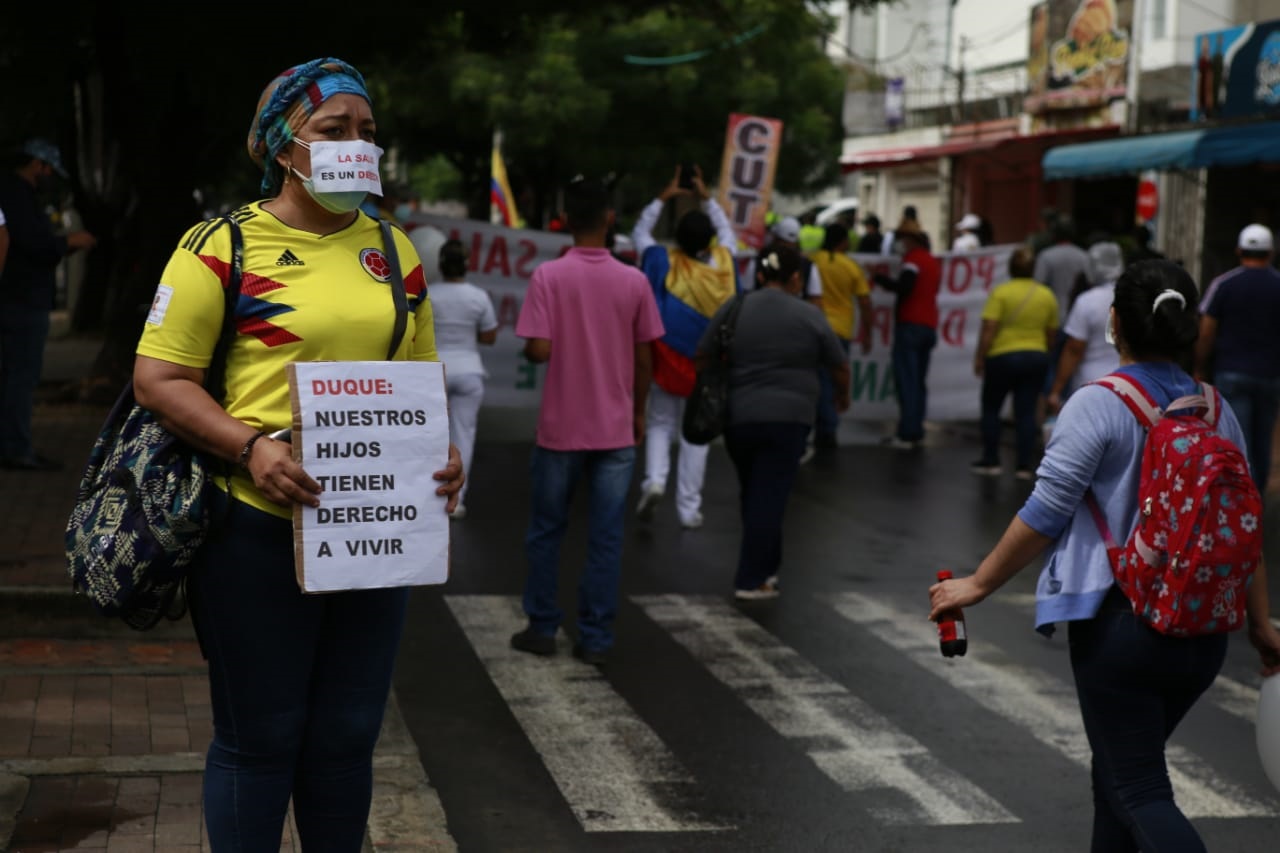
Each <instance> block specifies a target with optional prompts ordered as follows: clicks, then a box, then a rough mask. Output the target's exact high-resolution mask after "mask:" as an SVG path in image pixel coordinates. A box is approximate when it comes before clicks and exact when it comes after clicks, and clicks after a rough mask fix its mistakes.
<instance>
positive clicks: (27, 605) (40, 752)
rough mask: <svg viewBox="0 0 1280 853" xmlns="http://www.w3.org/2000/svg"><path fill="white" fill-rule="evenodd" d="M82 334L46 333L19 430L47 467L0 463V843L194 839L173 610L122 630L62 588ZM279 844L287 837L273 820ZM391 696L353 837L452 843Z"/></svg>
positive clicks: (156, 846)
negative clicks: (2, 467) (46, 458)
mask: <svg viewBox="0 0 1280 853" xmlns="http://www.w3.org/2000/svg"><path fill="white" fill-rule="evenodd" d="M95 352H96V343H95V342H94V341H91V340H90V341H83V340H75V339H61V340H59V339H53V340H51V341H50V345H49V349H48V351H47V354H46V366H45V380H46V381H45V382H44V384H42V387H41V393H40V397H39V399H38V403H37V407H36V413H35V417H34V421H33V432H34V435H35V444H36V446H37V449H38V450H40V451H41V452H42V453H45V454H46V455H50V456H53V457H55V458H58V459H60V460H62V461H63V463H64V468H63V470H61V471H56V472H13V471H0V542H2V543H3V545H2V546H0V851H10V853H43V851H56V850H104V851H109V853H135V851H139V852H140V851H149V852H150V851H175V853H177V851H201V850H209V849H210V848H209V843H208V839H207V837H206V836H205V834H204V830H203V826H204V820H203V814H202V811H201V804H200V801H201V798H200V790H201V781H202V770H203V766H204V750H205V748H206V747H207V745H208V743H209V738H210V732H211V716H212V715H211V711H210V707H209V693H208V684H207V681H206V679H205V674H204V673H205V668H204V662H203V660H202V658H201V656H200V651H199V648H198V646H197V645H196V642H195V638H194V635H193V634H192V631H191V628H190V623H189V621H188V620H182V621H180V622H175V623H171V624H162V625H160V626H158V627H157V628H155V629H154V630H152V631H148V632H145V633H140V632H135V631H132V630H130V629H128V628H126V627H124V626H123V625H122V624H116V623H114V622H111V621H110V620H106V619H102V618H101V617H99V616H97V614H95V613H93V612H92V610H91V609H90V608H89V605H88V604H87V603H86V602H85V601H83V600H82V599H79V598H77V597H75V596H74V595H72V593H71V590H70V586H69V582H68V581H67V576H66V570H65V567H64V562H63V556H62V538H63V525H64V524H65V521H66V518H67V514H68V512H69V510H70V507H71V502H72V500H73V499H74V496H75V491H76V486H77V484H78V481H79V471H80V469H81V467H82V466H83V463H84V461H85V457H86V456H87V454H88V450H89V446H90V444H91V442H92V440H93V437H94V435H96V433H97V431H98V428H99V427H100V426H101V423H102V420H103V418H104V417H105V415H106V413H107V408H108V407H107V405H105V404H104V403H102V402H98V403H83V402H74V401H73V400H71V399H68V398H74V397H75V394H74V383H75V380H77V379H79V378H80V377H83V376H85V375H87V373H88V365H89V363H90V360H91V358H92V355H93V354H94V353H95ZM280 849H281V850H289V851H293V850H300V849H301V848H300V846H299V845H298V843H297V841H296V838H295V835H294V832H293V829H292V819H290V821H289V822H288V824H287V826H286V830H285V834H284V837H283V838H282V839H281V846H280ZM456 849H457V848H456V845H455V844H454V842H453V840H452V838H450V836H449V833H448V828H447V825H446V822H445V816H444V812H443V809H442V808H441V805H440V801H439V798H438V796H437V795H436V792H435V790H434V788H432V787H431V785H430V783H429V781H428V780H427V777H426V774H425V772H424V771H423V769H422V765H421V762H420V761H419V758H418V750H417V746H416V745H415V744H414V742H413V739H412V737H411V736H410V735H409V732H408V730H407V729H406V728H405V725H404V722H403V720H402V719H401V717H400V712H399V707H398V705H397V703H396V700H395V696H394V695H393V696H392V697H391V702H390V704H389V706H388V709H387V715H386V721H385V723H384V726H383V730H382V735H381V738H380V740H379V742H378V747H377V751H376V753H375V756H374V801H373V808H372V812H371V815H370V819H369V828H368V834H367V838H366V842H365V850H367V851H431V850H441V851H453V850H456Z"/></svg>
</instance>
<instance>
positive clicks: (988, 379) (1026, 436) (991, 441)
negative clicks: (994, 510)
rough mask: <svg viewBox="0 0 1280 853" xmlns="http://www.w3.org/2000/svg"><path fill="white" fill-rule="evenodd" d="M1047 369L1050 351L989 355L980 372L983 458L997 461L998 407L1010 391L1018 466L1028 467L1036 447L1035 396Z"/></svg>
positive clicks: (998, 436) (998, 443) (991, 462)
mask: <svg viewBox="0 0 1280 853" xmlns="http://www.w3.org/2000/svg"><path fill="white" fill-rule="evenodd" d="M1048 369H1049V354H1048V353H1043V352H1036V351H1035V350H1022V351H1020V352H1007V353H1002V354H1001V355H997V356H992V357H991V358H988V359H987V361H986V366H985V368H984V369H983V372H982V461H983V462H986V463H989V464H992V465H998V464H1000V409H1001V408H1002V407H1003V406H1004V399H1005V397H1007V396H1009V393H1010V392H1012V393H1013V423H1014V435H1015V436H1016V442H1015V444H1016V447H1017V451H1016V455H1015V458H1016V460H1017V463H1016V465H1017V467H1019V468H1030V467H1031V457H1032V456H1033V455H1034V454H1035V450H1036V435H1037V434H1038V433H1039V427H1037V426H1036V400H1037V399H1038V398H1039V397H1040V390H1041V387H1042V386H1043V385H1044V376H1045V372H1046V371H1047V370H1048Z"/></svg>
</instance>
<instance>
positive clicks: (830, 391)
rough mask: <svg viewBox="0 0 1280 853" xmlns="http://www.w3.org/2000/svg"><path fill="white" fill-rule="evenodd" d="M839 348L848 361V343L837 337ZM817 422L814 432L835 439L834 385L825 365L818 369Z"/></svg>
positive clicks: (838, 425) (837, 423) (837, 427)
mask: <svg viewBox="0 0 1280 853" xmlns="http://www.w3.org/2000/svg"><path fill="white" fill-rule="evenodd" d="M836 340H838V341H839V342H840V348H841V349H842V350H844V360H845V362H846V363H847V362H848V361H849V346H850V342H849V341H846V340H845V339H844V338H841V337H837V338H836ZM818 383H819V384H818V420H817V422H816V423H815V424H814V432H816V433H817V434H818V435H820V436H823V437H826V438H835V436H836V431H837V430H838V429H839V428H840V413H839V412H837V411H836V384H835V380H834V379H833V378H832V376H831V368H829V367H827V366H826V365H825V364H824V365H823V366H822V367H820V368H819V369H818Z"/></svg>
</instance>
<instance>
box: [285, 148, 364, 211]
mask: <svg viewBox="0 0 1280 853" xmlns="http://www.w3.org/2000/svg"><path fill="white" fill-rule="evenodd" d="M294 142H296V143H297V144H298V145H300V146H302V147H303V148H305V149H307V150H308V151H310V152H311V176H310V177H307V176H306V175H303V174H302V173H301V172H299V171H298V170H297V169H296V168H295V169H293V173H294V174H295V175H297V176H298V178H299V179H300V180H301V181H302V186H303V188H304V189H306V191H307V193H309V194H310V196H311V197H312V198H313V199H315V201H316V204H318V205H320V206H321V207H323V208H324V209H325V210H328V211H329V212H331V213H350V212H351V211H353V210H355V209H356V208H357V207H359V206H360V205H361V204H362V203H363V202H364V200H365V197H366V196H367V195H368V194H369V193H376V194H378V195H382V178H381V176H380V175H379V173H378V161H379V160H380V159H381V158H382V149H381V148H379V147H378V146H376V145H374V144H373V143H372V142H366V141H364V140H363V139H344V140H340V141H323V142H311V143H308V142H305V141H304V140H301V139H295V140H294Z"/></svg>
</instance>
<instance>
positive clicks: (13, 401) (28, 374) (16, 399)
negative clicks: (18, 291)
mask: <svg viewBox="0 0 1280 853" xmlns="http://www.w3.org/2000/svg"><path fill="white" fill-rule="evenodd" d="M48 337H49V312H48V311H41V310H38V309H34V308H27V307H25V306H21V305H0V458H2V459H27V458H30V457H31V456H32V455H33V454H34V453H35V451H34V450H33V448H32V446H31V411H32V408H33V406H34V403H35V396H36V388H37V387H38V386H39V385H40V371H41V369H42V368H43V366H44V345H45V341H46V340H47V339H48Z"/></svg>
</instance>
